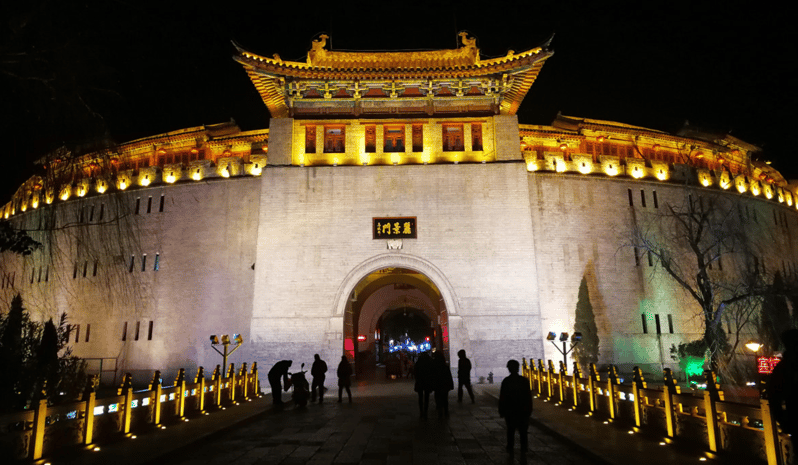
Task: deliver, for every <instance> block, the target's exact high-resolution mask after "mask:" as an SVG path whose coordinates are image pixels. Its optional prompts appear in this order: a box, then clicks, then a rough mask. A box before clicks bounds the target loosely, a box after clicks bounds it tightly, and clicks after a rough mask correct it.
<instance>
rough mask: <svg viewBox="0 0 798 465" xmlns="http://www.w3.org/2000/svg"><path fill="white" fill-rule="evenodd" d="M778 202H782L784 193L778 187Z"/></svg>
mask: <svg viewBox="0 0 798 465" xmlns="http://www.w3.org/2000/svg"><path fill="white" fill-rule="evenodd" d="M778 198H779V203H784V194H783V193H782V191H781V189H779V195H778Z"/></svg>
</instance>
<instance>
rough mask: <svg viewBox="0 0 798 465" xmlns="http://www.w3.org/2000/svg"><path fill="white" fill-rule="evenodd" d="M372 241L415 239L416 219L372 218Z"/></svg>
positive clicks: (410, 217) (407, 217)
mask: <svg viewBox="0 0 798 465" xmlns="http://www.w3.org/2000/svg"><path fill="white" fill-rule="evenodd" d="M371 231H372V234H373V238H374V239H415V238H416V217H415V216H403V217H398V218H372V225H371Z"/></svg>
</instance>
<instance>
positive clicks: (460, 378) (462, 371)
mask: <svg viewBox="0 0 798 465" xmlns="http://www.w3.org/2000/svg"><path fill="white" fill-rule="evenodd" d="M457 357H459V358H460V360H458V361H457V402H462V401H463V387H465V388H466V391H468V396H469V397H471V403H472V404H473V403H474V390H473V389H472V388H471V360H469V359H468V357H466V351H465V350H464V349H460V350H459V351H457Z"/></svg>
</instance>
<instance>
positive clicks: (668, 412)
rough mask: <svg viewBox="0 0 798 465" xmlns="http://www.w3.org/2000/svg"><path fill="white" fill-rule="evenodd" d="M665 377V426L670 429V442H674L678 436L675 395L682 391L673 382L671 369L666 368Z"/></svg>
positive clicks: (663, 391)
mask: <svg viewBox="0 0 798 465" xmlns="http://www.w3.org/2000/svg"><path fill="white" fill-rule="evenodd" d="M662 371H663V375H664V378H665V388H664V389H663V390H662V397H663V399H664V400H665V424H666V426H667V429H668V438H667V439H668V440H670V441H672V440H673V438H674V435H675V434H676V418H675V413H674V411H673V395H674V394H679V393H680V392H681V390H680V389H679V386H677V385H676V382H675V381H674V380H673V373H672V372H671V369H670V368H665V369H664V370H662Z"/></svg>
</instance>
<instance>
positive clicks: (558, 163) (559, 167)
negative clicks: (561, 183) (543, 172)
mask: <svg viewBox="0 0 798 465" xmlns="http://www.w3.org/2000/svg"><path fill="white" fill-rule="evenodd" d="M554 171H556V172H558V173H563V172H565V162H564V161H562V160H557V159H555V160H554Z"/></svg>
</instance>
